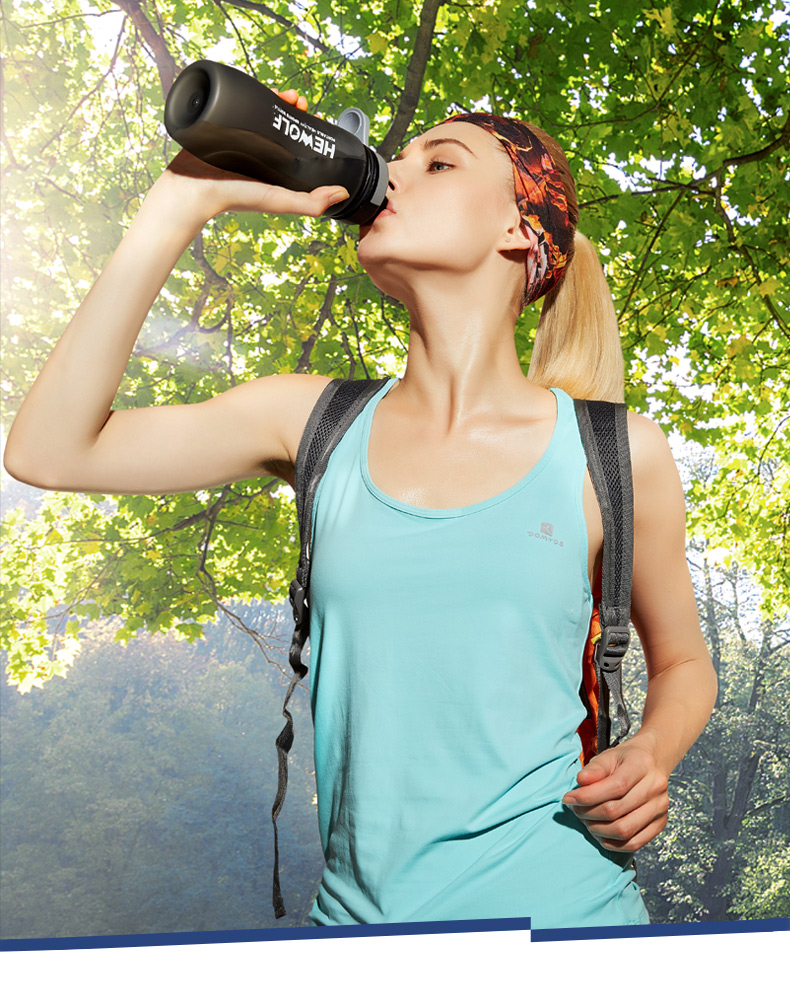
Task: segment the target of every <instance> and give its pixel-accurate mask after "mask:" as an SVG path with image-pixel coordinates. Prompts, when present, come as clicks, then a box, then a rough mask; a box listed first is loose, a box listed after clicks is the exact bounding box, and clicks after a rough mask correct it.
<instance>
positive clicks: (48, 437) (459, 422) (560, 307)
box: [5, 91, 716, 928]
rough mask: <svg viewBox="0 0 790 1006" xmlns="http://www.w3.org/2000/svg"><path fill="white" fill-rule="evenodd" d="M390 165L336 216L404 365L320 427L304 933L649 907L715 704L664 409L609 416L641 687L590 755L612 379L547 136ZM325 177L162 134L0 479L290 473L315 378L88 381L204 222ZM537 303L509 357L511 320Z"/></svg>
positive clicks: (617, 386)
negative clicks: (221, 387)
mask: <svg viewBox="0 0 790 1006" xmlns="http://www.w3.org/2000/svg"><path fill="white" fill-rule="evenodd" d="M282 97H285V98H286V99H287V100H289V101H290V102H291V103H293V104H295V105H297V106H298V107H300V108H306V106H307V103H306V101H305V99H304V98H301V97H299V96H298V95H297V94H296V92H295V91H289V92H285V93H284V94H283V95H282ZM389 169H390V183H389V202H388V206H387V209H386V210H385V211H384V212H382V213H381V214H379V216H377V217H376V219H375V220H374V221H373V222H372V223H371V224H369V225H366V226H363V227H362V228H361V229H360V237H359V253H358V254H359V261H360V264H361V265H362V267H363V268H364V269H365V271H366V272H367V273H368V275H369V276H370V278H371V279H372V281H373V282H374V283H375V284H376V286H377V287H378V288H379V289H381V290H382V291H384V292H386V293H387V294H389V295H391V296H393V297H395V298H397V299H398V300H399V301H400V302H401V303H402V304H403V305H404V306H405V307H406V309H407V310H408V313H409V319H410V333H409V351H408V359H407V365H406V368H405V371H404V373H403V375H402V376H401V377H400V378H398V379H396V378H393V379H392V380H390V381H388V382H387V383H386V385H385V386H383V387H382V389H380V391H379V392H378V393H377V394H375V395H374V396H373V397H372V398H371V399H370V400H369V401H368V403H367V404H366V406H365V408H364V409H363V410H362V412H361V414H360V415H359V416H358V417H357V419H356V420H355V421H354V423H353V425H352V426H351V427H350V429H349V431H348V432H347V433H346V435H345V436H344V438H343V440H342V441H341V443H340V445H339V446H338V447H337V448H336V449H335V451H334V453H333V455H332V458H331V460H330V463H329V466H328V468H327V471H326V473H325V474H324V476H323V479H322V482H321V485H320V488H319V492H318V494H317V497H316V501H315V506H314V539H313V566H312V574H311V586H310V609H311V658H310V688H311V701H312V709H313V717H314V723H315V757H316V777H317V785H318V811H319V829H320V834H321V840H322V846H323V850H324V855H325V858H326V868H325V871H324V875H323V878H322V882H321V886H320V889H319V893H318V896H317V898H316V900H315V904H314V905H313V909H312V911H311V915H310V921H311V924H314V925H335V924H348V923H377V922H420V921H430V920H443V919H480V918H505V917H511V918H512V917H518V918H521V917H530V918H531V920H532V925H533V927H536V928H554V927H572V926H598V925H639V924H644V923H647V922H648V921H649V919H648V916H647V912H646V910H645V906H644V904H643V901H642V898H641V895H640V893H639V889H638V887H637V885H636V883H635V880H634V870H633V866H632V859H633V854H634V853H635V852H636V851H637V850H638V849H640V848H641V847H642V846H644V845H645V844H646V843H647V842H649V841H650V840H651V839H653V838H654V837H655V836H656V835H657V834H658V833H659V832H660V831H661V830H662V829H663V828H664V827H665V825H666V822H667V812H668V796H667V787H668V779H669V776H670V774H671V772H672V770H673V769H674V767H675V766H676V765H677V764H678V762H679V761H680V760H681V758H682V757H683V755H684V754H685V753H686V751H687V750H688V749H689V747H690V746H691V745H692V744H693V742H694V741H695V739H696V738H697V737H698V735H699V734H700V732H701V731H702V729H703V727H704V725H705V723H706V722H707V720H708V717H709V715H710V713H711V710H712V707H713V703H714V700H715V695H716V677H715V673H714V670H713V667H712V664H711V661H710V658H709V655H708V652H707V648H706V646H705V643H704V640H703V637H702V633H701V630H700V624H699V619H698V617H697V610H696V604H695V599H694V593H693V589H692V584H691V579H690V576H689V571H688V566H687V564H686V559H685V528H684V512H685V511H684V500H683V492H682V488H681V484H680V479H679V476H678V472H677V469H676V466H675V464H674V461H673V459H672V456H671V454H670V451H669V447H668V445H667V441H666V438H665V437H664V435H663V433H662V432H661V430H660V428H659V427H658V426H657V425H656V424H655V423H653V422H652V421H651V420H649V419H647V418H645V417H642V416H639V415H635V414H633V413H629V414H628V429H629V438H630V444H631V454H632V466H633V483H634V566H633V593H632V620H633V623H634V625H635V627H636V629H637V632H638V634H639V637H640V639H641V642H642V646H643V648H644V652H645V656H646V660H647V668H648V679H649V684H648V694H647V702H646V705H645V709H644V714H643V718H642V725H641V728H640V729H639V730H638V731H637V732H636V733H634V734H633V736H631V737H629V738H628V739H626V740H624V741H623V742H622V743H620V744H619V745H617V746H616V747H614V748H611V749H609V750H607V751H604V752H602V753H600V754H598V755H597V756H596V757H594V758H593V759H592V760H591V761H589V763H588V764H586V765H585V766H584V767H583V768H582V766H581V760H580V752H581V745H580V740H579V734H578V728H579V724H580V722H581V720H582V719H583V718H584V717H585V715H586V710H585V708H584V705H583V703H582V700H581V698H580V694H579V689H580V682H581V660H582V650H583V648H584V645H585V642H586V640H587V635H588V631H589V626H590V617H591V610H592V590H591V587H592V585H593V584H594V583H595V581H596V576H597V574H598V571H599V569H600V563H601V550H602V538H603V531H602V524H601V517H600V512H599V510H598V505H597V503H596V498H595V494H594V491H593V488H592V485H591V482H590V479H589V475H588V474H587V471H586V465H585V457H584V451H583V447H582V444H581V441H580V438H579V431H578V427H577V425H576V421H575V417H574V414H573V406H572V398H573V397H580V398H590V399H595V398H598V399H601V398H602V399H608V400H611V401H622V400H623V361H622V355H621V351H620V343H619V335H618V330H617V322H616V318H615V315H614V311H613V307H612V300H611V296H610V294H609V291H608V289H607V286H606V282H605V279H604V276H603V272H602V270H601V267H600V264H599V262H598V260H597V256H596V254H595V251H594V250H593V248H592V246H591V245H590V243H589V242H588V241H587V240H586V239H585V238H583V237H582V235H581V234H579V233H578V232H577V231H576V224H577V220H578V210H577V205H576V196H575V189H574V183H573V179H572V177H571V174H570V171H569V169H568V166H567V162H566V160H565V157H564V155H563V153H562V151H561V149H560V148H559V146H558V145H557V144H556V143H555V142H554V141H553V140H551V138H550V137H548V136H547V135H546V134H545V133H543V132H542V131H541V130H538V129H537V128H535V127H532V126H529V125H527V124H524V123H519V122H516V121H515V120H505V119H502V118H501V117H498V116H486V115H481V114H475V115H470V116H466V115H464V116H458V117H453V118H452V119H450V120H447V121H445V122H442V123H440V124H438V125H436V126H434V127H433V128H431V129H429V130H427V131H426V132H425V133H424V134H423V135H422V136H420V137H418V138H416V139H415V140H413V141H412V142H411V143H409V144H408V146H407V147H406V148H405V149H404V150H403V151H402V152H401V154H400V155H399V156H398V157H397V158H396V159H395V160H394V161H393V162H392V163H391V164H390V165H389ZM333 195H334V196H336V197H337V198H338V199H340V198H346V197H347V195H348V194H347V193H346V192H345V191H344V190H340V192H337V191H334V192H333V191H332V190H331V189H330V188H328V187H326V188H319V189H316V190H314V191H313V192H311V193H299V192H291V191H288V190H285V189H281V188H278V187H275V186H269V185H265V184H263V183H260V182H256V181H252V180H249V179H245V178H243V177H242V176H240V175H234V174H230V173H227V172H224V171H221V170H220V169H214V168H211V167H209V166H208V165H206V164H203V163H202V162H200V161H198V160H196V159H195V158H193V157H191V156H190V155H189V154H187V153H186V152H185V151H181V152H180V153H179V154H178V155H177V156H176V158H175V159H174V160H173V162H172V163H171V164H170V165H169V166H168V167H167V169H166V170H165V171H164V172H163V174H162V175H161V176H160V177H159V178H158V179H157V181H156V182H155V183H154V185H153V186H152V188H151V190H150V191H149V192H148V194H147V195H146V198H145V200H144V202H143V204H142V206H141V208H140V210H139V212H138V213H137V215H136V217H135V218H134V220H133V221H132V223H131V225H130V227H129V229H128V231H127V233H126V235H125V236H124V238H123V240H122V241H121V244H120V245H119V247H118V249H117V250H116V252H115V253H114V255H113V256H112V258H111V259H110V261H109V263H108V264H107V266H106V268H105V269H104V271H103V272H102V274H101V275H100V276H99V278H98V279H97V281H96V283H95V284H94V286H93V288H92V289H91V291H90V293H89V294H88V296H87V297H86V299H85V301H84V302H83V304H82V305H81V306H80V308H79V309H78V311H77V312H76V314H75V316H74V318H73V320H72V321H71V322H70V324H69V325H68V327H67V329H66V331H65V332H64V334H63V336H62V338H61V339H60V341H59V342H58V344H57V345H56V346H55V348H54V350H53V351H52V353H51V355H50V357H49V359H48V360H47V362H46V364H45V366H44V368H43V369H42V371H41V373H40V375H39V376H38V378H37V379H36V381H35V383H34V385H33V387H32V388H31V390H30V392H29V394H28V396H27V398H26V400H25V401H24V403H23V405H22V407H21V409H20V411H19V413H18V415H17V418H16V420H15V422H14V424H13V427H12V429H11V431H10V434H9V438H8V444H7V449H6V455H5V466H6V468H7V470H8V471H9V472H10V473H11V474H12V475H14V476H15V477H16V478H18V479H20V480H22V481H25V482H29V483H31V484H33V485H37V486H40V487H42V488H47V489H59V490H72V491H84V492H106V493H144V494H159V493H173V492H188V491H193V490H196V489H200V488H207V487H213V486H218V485H223V484H225V483H229V482H233V481H240V480H244V479H250V478H255V477H271V476H272V475H275V476H278V477H281V478H284V479H286V480H287V481H289V482H290V483H291V484H293V473H294V463H295V459H296V454H297V450H298V447H299V443H300V439H301V437H302V433H303V431H304V428H305V425H306V423H307V420H308V417H309V415H310V412H311V410H312V408H313V406H314V404H315V402H316V401H317V399H318V397H319V395H320V394H321V392H322V391H323V389H324V387H325V386H326V384H327V383H328V381H329V380H330V378H328V377H322V376H318V375H300V374H299V375H297V374H292V375H280V376H273V377H265V378H260V379H257V380H253V381H250V382H248V383H245V384H242V385H240V386H237V387H234V388H232V389H230V390H229V391H227V392H225V393H223V394H221V395H218V396H217V397H215V398H213V399H211V400H209V401H205V402H202V403H199V404H195V405H178V406H167V407H150V408H142V409H123V410H120V411H113V409H112V402H113V399H114V397H115V394H116V392H117V390H118V387H119V384H120V381H121V379H122V377H123V373H124V369H125V367H126V365H127V362H128V360H129V357H130V354H131V352H132V348H133V346H134V343H135V340H136V338H137V335H138V333H139V331H140V328H141V326H142V324H143V322H144V320H145V318H146V315H147V313H148V311H149V309H150V307H151V305H152V303H153V301H154V299H155V298H156V296H157V294H158V293H159V291H160V289H161V288H162V286H163V284H164V283H165V281H166V279H167V277H168V275H169V273H170V271H171V270H172V269H173V267H174V266H175V264H176V262H177V261H178V259H179V257H180V255H181V254H182V252H183V251H184V250H185V249H186V248H187V247H188V246H189V244H190V243H191V242H192V240H193V239H194V238H195V236H196V235H197V234H198V233H199V232H200V230H201V229H202V228H203V226H204V225H205V224H206V222H207V221H209V220H211V219H212V218H213V217H216V216H217V215H218V214H220V213H223V212H228V211H240V210H246V211H250V210H252V211H258V212H261V213H295V214H304V215H308V216H314V217H317V216H320V214H321V213H322V212H324V210H325V209H326V208H327V207H328V206H329V205H330V204H331V202H332V201H333V200H332V197H333ZM334 201H337V199H335V200H334ZM540 297H544V298H545V299H544V305H543V310H542V314H541V319H540V325H539V329H538V334H537V339H536V344H535V347H534V352H533V357H532V364H531V367H530V371H529V375H528V376H525V375H524V374H523V372H522V370H521V367H520V365H519V360H518V356H517V354H516V349H515V343H514V328H515V323H516V320H517V318H518V316H519V314H520V312H521V310H522V309H523V307H524V305H525V304H526V303H531V302H532V301H534V300H537V299H538V298H540ZM549 526H550V527H551V533H550V534H548V533H545V529H546V528H547V527H549Z"/></svg>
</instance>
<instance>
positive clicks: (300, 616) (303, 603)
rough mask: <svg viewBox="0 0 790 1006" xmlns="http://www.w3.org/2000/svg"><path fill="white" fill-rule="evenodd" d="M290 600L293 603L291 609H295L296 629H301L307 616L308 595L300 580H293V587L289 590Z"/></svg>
mask: <svg viewBox="0 0 790 1006" xmlns="http://www.w3.org/2000/svg"><path fill="white" fill-rule="evenodd" d="M288 600H289V601H290V602H291V607H292V608H293V613H294V624H295V627H296V628H297V629H300V628H301V627H302V622H303V620H304V616H305V608H306V607H307V595H306V591H305V589H304V587H303V586H302V585H301V583H300V582H299V580H298V579H294V580H291V586H290V588H289V590H288Z"/></svg>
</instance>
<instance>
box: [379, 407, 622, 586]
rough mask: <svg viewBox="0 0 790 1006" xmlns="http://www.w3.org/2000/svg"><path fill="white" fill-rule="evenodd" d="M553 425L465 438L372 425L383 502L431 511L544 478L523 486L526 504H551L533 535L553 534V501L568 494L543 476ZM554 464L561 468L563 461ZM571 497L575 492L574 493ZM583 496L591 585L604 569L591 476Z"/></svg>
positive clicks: (478, 500)
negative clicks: (532, 478)
mask: <svg viewBox="0 0 790 1006" xmlns="http://www.w3.org/2000/svg"><path fill="white" fill-rule="evenodd" d="M552 425H553V424H550V423H546V424H538V425H537V426H533V428H532V429H530V430H529V431H527V432H526V433H525V432H524V431H523V430H519V429H513V430H509V429H499V430H479V431H476V433H475V435H473V436H466V437H460V436H457V437H437V436H431V435H430V434H428V433H426V432H425V431H424V430H422V431H421V430H418V429H412V430H406V429H399V428H398V426H397V425H396V424H387V423H386V422H382V423H376V422H374V423H373V424H372V427H371V429H370V434H369V438H368V441H367V457H366V461H367V471H368V474H369V477H370V480H371V482H372V483H373V485H374V486H375V488H376V489H377V490H378V491H379V492H381V493H383V494H384V495H385V496H386V497H389V498H391V499H393V500H396V501H398V502H400V503H404V504H406V505H407V506H410V507H417V508H422V509H424V510H431V511H436V510H444V509H447V510H450V509H454V508H463V507H469V506H473V505H475V504H480V503H483V502H484V501H490V500H492V499H493V498H495V497H500V496H501V495H502V494H505V493H507V492H508V491H509V490H512V489H513V488H514V487H517V486H520V485H521V484H522V483H524V482H525V480H528V479H529V477H530V475H537V474H538V473H539V472H540V474H541V480H540V481H539V482H538V480H537V479H536V480H535V482H534V486H532V487H531V486H529V485H528V486H525V487H524V497H522V501H523V499H525V498H527V497H528V496H529V495H531V496H532V497H533V498H534V497H535V495H537V496H538V497H539V498H540V496H541V494H542V495H543V497H545V498H546V499H547V503H546V507H545V510H546V512H545V514H542V516H543V517H545V518H546V519H545V520H544V519H541V520H539V521H537V518H536V530H538V529H540V528H545V527H547V526H548V527H552V528H553V527H554V525H555V524H557V521H556V520H555V519H553V516H552V515H553V510H552V507H551V505H550V503H549V500H550V499H551V498H552V496H553V495H555V494H556V493H557V492H560V493H561V492H563V489H554V488H552V481H551V476H552V474H553V473H552V472H550V471H545V472H542V471H541V469H542V468H544V467H546V466H547V464H548V462H549V461H550V460H551V458H550V457H549V455H548V453H547V452H548V451H549V447H550V445H551V443H552V428H551V427H552ZM364 449H365V445H364V441H363V450H364ZM554 460H555V461H557V462H559V463H561V458H555V459H554ZM547 488H549V490H550V491H548V492H547V491H546V490H547ZM530 489H531V490H532V491H531V493H529V492H528V490H530ZM568 492H569V493H573V492H578V490H577V489H576V488H575V487H571V488H569V489H568ZM581 497H582V498H581V506H582V511H583V516H584V525H585V528H586V537H587V553H588V554H587V570H588V576H589V578H590V583H591V584H593V583H594V582H595V577H596V575H597V572H598V568H599V566H600V559H601V551H602V546H603V525H602V522H601V514H600V509H599V507H598V502H597V500H596V498H595V491H594V489H593V486H592V482H591V480H590V476H589V473H588V472H587V471H586V470H585V472H584V478H583V484H582V489H581ZM569 502H571V503H572V501H569V500H567V499H566V500H563V503H565V504H567V503H569ZM541 513H542V511H541Z"/></svg>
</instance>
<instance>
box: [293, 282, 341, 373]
mask: <svg viewBox="0 0 790 1006" xmlns="http://www.w3.org/2000/svg"><path fill="white" fill-rule="evenodd" d="M336 290H337V276H333V277H332V278H331V279H330V281H329V286H328V287H327V288H326V295H325V297H324V303H323V304H322V305H321V310H320V311H319V312H318V318H317V320H316V323H315V325H314V326H313V331H312V333H311V334H310V335H309V336H308V337H307V338H306V339H305V340H304V342H303V343H302V355H301V356H300V357H299V362H298V363H297V365H296V369H295V370H294V373H295V374H307V373H308V372H309V370H310V354H311V353H312V351H313V346H315V344H316V340H317V339H318V336H319V335H320V334H321V329H322V328H323V327H324V322H325V321H326V319H327V318H328V317H329V314H330V312H331V310H332V301H333V300H334V299H335V291H336Z"/></svg>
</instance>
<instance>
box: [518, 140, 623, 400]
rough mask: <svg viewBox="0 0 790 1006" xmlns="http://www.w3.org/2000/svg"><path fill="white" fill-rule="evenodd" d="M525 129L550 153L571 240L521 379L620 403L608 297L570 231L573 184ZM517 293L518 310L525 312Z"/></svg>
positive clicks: (616, 334) (616, 332)
mask: <svg viewBox="0 0 790 1006" xmlns="http://www.w3.org/2000/svg"><path fill="white" fill-rule="evenodd" d="M525 125H526V126H527V127H528V128H529V129H530V130H532V132H533V133H535V134H536V136H537V137H538V139H539V140H540V141H541V142H542V143H543V144H544V146H545V147H546V149H547V150H548V151H549V153H550V154H551V158H552V160H553V161H554V163H555V165H556V166H557V169H558V171H559V173H560V175H561V177H562V185H563V188H564V189H565V197H566V199H567V201H568V217H569V219H570V222H571V226H572V227H573V231H574V237H573V243H572V245H571V248H570V252H569V257H568V263H567V265H566V266H565V271H564V272H563V274H562V278H561V279H560V281H559V283H558V284H557V285H556V286H555V287H554V288H553V289H552V290H550V291H549V292H548V293H547V294H546V297H545V298H544V301H543V308H542V310H541V312H540V319H539V321H538V330H537V333H536V335H535V344H534V346H533V349H532V359H531V361H530V365H529V371H528V373H527V377H528V378H529V379H530V380H531V381H534V383H535V384H538V385H540V386H541V387H543V388H552V387H555V388H562V390H563V391H565V392H567V393H568V394H569V395H570V396H571V397H572V398H587V399H601V400H603V401H608V402H622V401H624V398H625V366H624V362H623V350H622V346H621V344H620V329H619V327H618V324H617V315H616V314H615V310H614V304H613V302H612V294H611V291H610V290H609V284H608V283H607V282H606V277H605V276H604V272H603V267H602V266H601V262H600V260H599V258H598V255H597V253H596V251H595V248H594V247H593V245H592V243H591V242H590V241H588V239H587V238H586V237H585V236H584V235H583V234H580V233H579V232H578V231H577V230H576V225H577V223H578V220H579V206H578V201H577V198H576V184H575V182H574V180H573V175H572V174H571V170H570V167H569V166H568V161H567V158H566V157H565V153H564V151H563V149H562V147H561V146H560V145H559V143H557V141H556V140H554V139H552V137H550V136H549V135H548V133H546V132H545V131H544V130H542V129H540V128H539V127H538V126H533V125H532V124H531V123H525ZM525 293H526V284H525V287H524V292H523V293H522V302H521V310H523V309H524V307H526V303H525V302H524V294H525Z"/></svg>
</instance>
